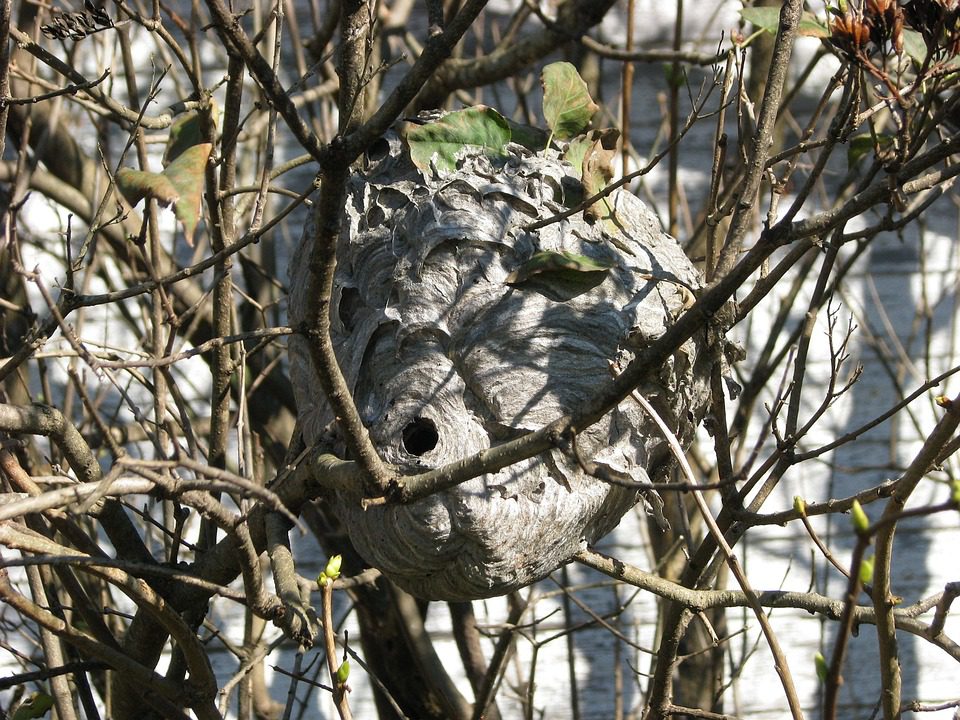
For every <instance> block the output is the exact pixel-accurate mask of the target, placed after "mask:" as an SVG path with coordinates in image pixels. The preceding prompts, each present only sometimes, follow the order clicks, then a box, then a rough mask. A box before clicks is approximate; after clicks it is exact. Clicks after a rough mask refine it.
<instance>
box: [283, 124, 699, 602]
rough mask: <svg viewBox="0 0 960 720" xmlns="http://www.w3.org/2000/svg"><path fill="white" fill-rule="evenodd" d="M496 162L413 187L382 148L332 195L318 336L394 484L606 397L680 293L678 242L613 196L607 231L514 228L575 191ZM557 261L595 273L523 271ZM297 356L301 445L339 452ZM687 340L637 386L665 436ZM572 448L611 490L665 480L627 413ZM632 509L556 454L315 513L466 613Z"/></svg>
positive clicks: (682, 388) (387, 146)
mask: <svg viewBox="0 0 960 720" xmlns="http://www.w3.org/2000/svg"><path fill="white" fill-rule="evenodd" d="M508 147H509V151H510V152H509V154H508V157H506V158H502V159H499V158H493V159H491V158H489V157H486V156H484V155H479V154H478V155H467V156H465V157H462V159H461V161H460V164H459V167H458V169H457V171H456V172H454V173H447V174H445V175H444V176H442V177H441V176H439V173H436V172H434V173H430V177H424V174H422V173H421V172H420V171H418V170H417V169H416V168H415V167H414V166H413V165H412V163H411V162H410V161H409V158H408V156H407V154H406V150H405V148H404V147H403V145H402V143H401V142H400V141H399V140H398V139H396V138H393V137H391V138H388V139H387V140H385V141H384V144H383V146H382V147H381V148H379V150H380V151H381V157H380V158H379V159H377V160H371V161H370V163H369V165H368V167H367V169H366V170H365V171H363V172H358V173H356V174H355V175H354V176H353V178H352V179H351V181H350V184H349V198H350V200H349V205H348V207H347V212H346V219H345V221H344V224H343V229H342V237H341V239H340V246H339V249H338V252H337V260H338V267H337V276H336V277H337V280H336V292H335V295H334V298H333V303H332V312H333V320H334V330H333V335H334V337H333V339H334V343H335V345H336V348H337V353H338V357H339V360H340V364H341V366H342V368H343V370H344V374H345V375H346V377H347V380H348V383H349V385H350V387H351V388H352V389H353V392H354V397H355V399H356V403H357V407H358V409H359V411H360V414H361V417H362V418H363V421H364V422H365V423H366V425H367V427H368V428H369V429H370V435H371V438H372V440H373V442H374V444H375V445H376V447H377V448H378V450H379V451H380V453H381V456H382V457H383V459H384V460H385V461H387V462H390V463H394V464H395V465H398V466H400V467H401V468H404V469H405V470H408V471H410V472H415V471H418V470H422V469H425V468H432V467H438V466H441V465H443V464H445V463H449V462H451V461H455V460H459V459H461V458H464V457H467V456H469V455H471V454H473V453H475V452H477V451H479V450H483V449H486V448H489V447H491V446H493V445H496V444H497V443H500V442H503V441H505V440H509V439H511V438H513V437H516V436H517V435H518V434H519V433H521V432H523V431H526V430H531V429H536V428H539V427H542V426H543V425H544V424H546V423H549V422H550V421H552V420H554V419H556V418H557V417H559V416H561V415H562V414H565V413H570V412H575V411H576V410H577V409H578V408H579V407H580V406H581V404H582V403H583V402H584V401H585V400H586V399H587V398H590V397H592V396H593V395H594V394H596V393H597V392H598V390H600V389H602V388H603V387H604V386H605V384H607V383H609V382H610V380H611V363H612V364H613V368H622V367H624V366H625V365H626V364H627V363H628V362H629V361H630V359H631V358H632V357H633V352H634V351H635V350H636V349H637V348H638V347H642V346H643V345H644V344H647V343H649V342H651V341H652V340H654V339H656V338H657V337H659V336H660V335H661V334H662V333H663V332H664V331H665V329H666V328H667V327H668V326H669V324H670V323H671V322H672V321H673V320H674V319H675V318H676V317H677V316H678V315H679V314H680V313H681V312H683V310H684V308H685V306H686V305H687V304H688V303H689V302H690V300H691V294H690V288H695V287H696V286H697V283H698V275H697V273H696V271H695V270H694V268H693V267H692V266H691V264H690V263H689V262H688V260H687V258H686V257H685V256H684V254H683V253H682V251H681V250H680V248H679V247H678V245H677V243H676V241H675V240H674V239H673V238H671V237H670V236H668V235H666V234H664V233H663V232H662V230H661V229H660V226H659V223H658V221H657V219H656V218H655V217H654V216H653V215H652V213H650V212H649V211H648V210H647V209H646V207H645V206H644V205H643V204H642V203H641V202H640V201H639V200H637V199H636V198H635V197H633V196H632V195H630V194H628V193H623V192H618V193H615V194H614V195H613V196H612V197H611V198H610V199H609V201H608V206H607V207H605V213H603V214H606V215H607V218H606V219H605V220H600V221H596V222H588V221H587V220H585V219H584V218H583V213H578V214H577V215H575V216H573V217H571V218H569V219H567V220H564V221H562V222H556V223H553V224H550V225H547V226H546V227H543V228H541V229H539V230H534V231H526V230H524V229H523V226H524V225H527V224H529V223H531V222H533V221H536V220H538V219H541V218H545V217H551V216H553V215H555V214H556V213H558V212H560V211H562V210H564V209H565V207H564V202H568V203H569V202H571V201H573V200H571V198H574V197H575V196H576V195H577V194H580V193H582V189H581V186H580V183H579V180H577V179H576V176H575V175H574V172H573V169H572V167H571V166H569V165H568V164H565V163H563V162H561V161H559V160H557V159H555V158H551V157H549V156H548V157H543V155H544V153H541V154H538V155H533V154H532V153H530V152H529V151H527V150H525V149H524V148H522V147H520V146H516V145H512V144H511V145H510V146H508ZM313 236H314V227H313V225H312V224H311V223H308V225H307V227H306V228H305V229H304V234H303V239H302V242H301V247H300V250H299V256H298V257H297V258H295V259H294V264H293V271H292V284H291V297H290V315H291V321H292V322H294V323H297V322H299V321H300V320H301V319H302V318H303V317H304V313H305V307H306V305H307V303H309V302H310V298H308V297H305V295H306V289H307V286H308V277H307V273H308V270H307V263H306V258H307V257H308V255H309V252H310V248H311V247H312V242H313ZM563 252H566V253H569V254H572V255H573V256H578V257H580V258H588V259H590V260H591V261H593V263H586V268H587V271H582V269H581V270H577V269H575V268H573V269H572V268H570V267H547V268H546V269H543V268H542V267H538V265H537V262H536V261H537V259H540V260H542V259H543V258H548V260H549V259H550V258H554V259H555V258H557V257H559V256H560V254H561V253H563ZM566 257H568V258H569V257H570V255H568V256H566ZM531 258H534V260H533V261H531ZM548 265H549V263H548ZM561 265H562V263H561ZM591 267H606V268H607V269H604V270H589V268H591ZM538 270H542V271H538ZM305 342H306V340H305V339H303V338H300V337H298V338H296V339H294V340H293V341H292V342H291V348H290V349H291V363H292V368H291V370H292V377H293V381H294V386H295V391H296V393H297V399H298V404H299V411H300V414H301V420H302V422H303V427H304V432H305V435H306V438H307V440H308V441H310V442H321V443H325V444H327V446H328V448H329V449H330V450H333V451H334V452H337V453H338V454H341V457H342V456H343V454H342V453H344V452H345V451H344V448H343V446H342V443H340V442H339V440H337V439H335V437H336V436H335V434H331V433H330V432H329V430H330V423H331V421H332V420H333V417H332V414H331V412H330V410H329V408H328V407H327V405H326V402H325V400H324V398H323V393H322V391H321V389H320V387H319V384H318V382H317V381H316V379H315V378H316V376H315V374H314V370H313V368H312V367H311V366H310V358H309V352H308V350H307V348H306V346H305ZM701 345H702V342H701V341H700V340H698V339H694V340H691V341H688V342H687V343H686V344H685V345H684V346H683V347H682V348H681V349H680V350H679V351H678V352H676V353H675V354H674V355H673V357H672V358H671V360H670V361H669V362H668V363H666V364H665V365H664V366H663V367H661V368H659V369H658V371H657V373H656V374H655V376H654V379H653V380H652V381H651V382H649V383H647V384H646V385H644V386H642V387H640V388H639V389H638V390H639V392H641V393H642V394H643V395H644V396H645V397H646V398H647V399H648V400H649V401H650V402H651V403H652V404H653V405H654V407H655V408H656V409H657V411H658V413H659V414H660V415H661V417H662V418H663V419H664V420H665V421H666V422H667V423H668V424H669V426H670V427H671V428H672V429H673V430H674V432H675V433H676V435H677V436H678V437H679V438H680V439H681V441H688V440H689V439H690V437H691V435H692V433H693V430H694V428H695V426H696V423H697V422H698V421H699V419H700V417H701V416H702V413H703V410H704V407H705V404H706V397H707V383H706V380H705V371H704V368H703V367H701V366H702V365H704V364H705V363H704V361H703V360H701V361H699V362H698V359H697V358H698V354H700V351H701ZM331 438H334V439H331ZM576 442H577V448H578V450H579V452H580V454H581V456H582V457H585V458H588V459H590V460H592V461H593V462H595V463H597V464H598V465H599V466H600V467H602V468H604V469H606V470H607V471H608V472H610V473H614V474H616V475H617V476H618V477H621V478H625V479H628V480H630V479H632V480H633V481H638V482H645V481H648V480H650V479H655V480H664V479H665V474H666V471H667V469H668V467H669V465H670V457H669V452H668V449H667V443H666V441H665V440H664V438H663V436H662V434H661V433H660V432H659V431H658V430H657V429H656V427H655V425H654V423H653V421H652V420H651V419H650V418H648V417H647V416H646V415H645V414H644V412H643V411H642V410H641V409H640V407H639V406H638V405H637V404H636V403H635V402H634V401H632V400H629V399H627V400H625V401H624V402H622V403H621V404H620V405H619V407H617V408H616V409H614V410H613V411H612V412H610V413H608V414H607V416H606V417H604V418H603V419H602V420H601V421H600V422H598V423H596V424H594V425H593V426H592V427H590V428H588V429H587V430H585V431H583V432H581V433H580V434H579V435H578V436H577V440H576ZM637 499H638V495H637V492H636V490H635V489H631V488H628V487H624V486H623V485H614V484H610V483H608V482H604V481H602V480H600V479H597V478H596V477H592V476H590V475H587V474H585V473H584V472H583V470H582V469H581V467H580V464H578V462H577V461H576V459H575V458H574V457H572V456H571V453H570V452H569V448H567V449H566V450H564V449H560V448H558V449H555V450H551V451H550V452H547V453H544V454H542V455H540V456H538V457H536V458H532V459H530V460H527V461H524V462H521V463H519V464H516V465H513V466H511V467H509V468H506V469H504V470H501V471H500V472H497V473H492V474H489V475H484V476H481V477H478V478H475V479H473V480H471V481H469V482H465V483H463V484H462V485H460V486H458V487H456V488H453V489H451V490H447V491H444V492H441V493H438V494H436V495H434V496H431V497H429V498H427V499H424V500H420V501H417V502H415V503H412V504H410V505H394V506H387V507H374V508H370V509H367V510H363V509H361V507H360V504H359V498H358V497H354V496H349V495H347V494H344V493H339V494H336V495H335V496H334V497H333V498H331V502H332V505H333V509H334V511H335V512H336V514H337V515H338V517H339V518H340V520H341V521H342V522H343V524H344V526H345V527H346V529H347V530H348V532H349V534H350V538H351V540H352V542H353V543H354V544H355V546H356V548H357V549H358V550H359V552H360V553H361V555H363V556H364V558H366V559H367V561H368V562H370V563H371V564H373V565H374V566H376V567H378V568H380V569H381V570H382V571H383V572H384V573H386V575H387V576H388V577H390V578H391V579H392V580H393V581H394V582H396V583H397V584H398V585H400V586H401V587H403V588H404V589H406V590H408V591H410V592H412V593H413V594H415V595H418V596H421V597H425V598H430V599H444V600H465V599H475V598H482V597H490V596H493V595H499V594H503V593H506V592H509V591H511V590H514V589H516V588H519V587H522V586H524V585H526V584H528V583H530V582H533V581H535V580H537V579H539V578H542V577H544V576H545V575H546V574H548V573H550V572H551V571H552V570H554V569H555V568H556V567H557V566H558V565H560V564H562V563H563V562H565V561H567V560H568V559H569V558H570V557H571V556H572V555H573V554H574V553H576V552H577V551H579V550H580V549H582V548H584V547H585V546H586V545H588V544H590V543H593V542H595V541H596V540H598V539H599V538H600V537H602V536H603V535H604V534H606V533H608V532H609V531H610V530H611V529H613V527H615V526H616V524H617V523H618V522H619V520H620V518H621V517H622V516H623V514H624V513H625V512H627V510H629V509H630V508H631V507H633V506H634V505H635V503H636V502H637ZM654 500H655V498H654Z"/></svg>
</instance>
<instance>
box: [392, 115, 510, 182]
mask: <svg viewBox="0 0 960 720" xmlns="http://www.w3.org/2000/svg"><path fill="white" fill-rule="evenodd" d="M406 139H407V145H408V146H409V148H410V159H411V160H413V163H414V164H415V165H416V166H417V167H418V168H420V170H422V171H423V172H429V171H430V162H431V160H432V161H433V162H434V164H435V165H436V168H437V169H438V170H441V171H446V172H453V171H454V170H456V169H457V157H458V156H459V155H460V153H461V152H463V151H464V149H468V150H470V151H471V152H477V151H479V152H484V153H486V154H488V155H494V156H500V157H502V156H504V155H506V146H507V143H508V142H510V140H511V132H510V126H509V124H508V123H507V121H506V119H505V118H504V117H503V116H502V115H501V114H500V113H498V112H497V111H496V110H494V109H493V108H488V107H485V106H483V105H478V106H476V107H472V108H467V109H466V110H458V111H457V112H452V113H448V114H446V115H444V116H443V117H442V118H440V119H439V120H437V121H436V122H432V123H427V124H426V125H418V126H415V127H413V128H411V129H409V130H408V131H407V133H406Z"/></svg>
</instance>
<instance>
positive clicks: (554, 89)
mask: <svg viewBox="0 0 960 720" xmlns="http://www.w3.org/2000/svg"><path fill="white" fill-rule="evenodd" d="M540 82H541V84H542V85H543V116H544V118H546V120H547V126H548V127H549V128H550V131H551V132H552V133H553V135H554V137H556V138H558V139H559V140H569V139H570V138H572V137H575V136H577V135H579V134H580V133H581V132H583V130H584V128H586V127H587V125H589V124H590V118H592V117H593V115H594V113H596V112H597V110H598V109H599V106H598V105H597V104H596V103H595V102H594V101H593V98H591V97H590V93H589V91H588V90H587V84H586V83H585V82H584V81H583V78H581V77H580V73H578V72H577V69H576V68H575V67H574V66H573V65H571V64H570V63H568V62H557V63H552V64H550V65H547V66H546V67H545V68H544V69H543V72H542V73H541V74H540Z"/></svg>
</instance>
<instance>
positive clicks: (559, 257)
mask: <svg viewBox="0 0 960 720" xmlns="http://www.w3.org/2000/svg"><path fill="white" fill-rule="evenodd" d="M612 267H616V262H614V261H612V260H604V259H598V258H591V257H587V256H586V255H577V254H576V253H572V252H568V251H566V250H561V251H556V250H544V251H543V252H538V253H535V254H534V255H533V256H532V257H531V258H530V259H529V260H527V261H526V262H525V263H523V265H521V266H520V267H519V268H517V269H516V270H514V271H513V272H512V273H510V274H509V275H508V276H507V279H506V282H507V283H508V284H509V285H516V284H518V283H522V282H524V281H525V280H527V279H529V278H531V277H533V276H534V275H540V274H542V273H551V272H568V273H569V272H573V273H594V272H604V271H606V270H609V269H610V268H612Z"/></svg>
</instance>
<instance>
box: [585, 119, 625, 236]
mask: <svg viewBox="0 0 960 720" xmlns="http://www.w3.org/2000/svg"><path fill="white" fill-rule="evenodd" d="M587 139H588V140H589V141H590V144H589V145H588V146H587V149H586V152H585V153H584V155H583V165H582V167H581V179H582V181H583V192H584V193H585V194H586V196H587V197H591V196H593V195H596V194H597V193H598V192H600V191H601V190H603V189H604V188H605V187H606V186H607V183H609V182H610V179H611V178H612V177H613V160H614V158H615V157H616V154H617V140H619V139H620V131H619V130H616V129H614V128H607V129H606V130H594V131H593V132H591V133H590V134H589V135H588V136H587ZM601 203H602V207H607V202H606V200H605V199H604V200H600V201H599V202H595V203H593V205H590V206H589V207H587V208H584V211H583V213H584V215H586V216H587V217H588V218H593V219H594V220H599V219H600V218H601V217H603V215H604V213H603V212H602V210H601Z"/></svg>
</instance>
